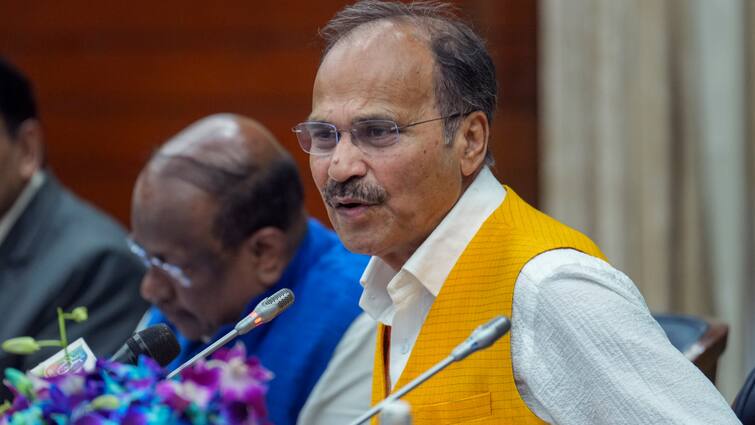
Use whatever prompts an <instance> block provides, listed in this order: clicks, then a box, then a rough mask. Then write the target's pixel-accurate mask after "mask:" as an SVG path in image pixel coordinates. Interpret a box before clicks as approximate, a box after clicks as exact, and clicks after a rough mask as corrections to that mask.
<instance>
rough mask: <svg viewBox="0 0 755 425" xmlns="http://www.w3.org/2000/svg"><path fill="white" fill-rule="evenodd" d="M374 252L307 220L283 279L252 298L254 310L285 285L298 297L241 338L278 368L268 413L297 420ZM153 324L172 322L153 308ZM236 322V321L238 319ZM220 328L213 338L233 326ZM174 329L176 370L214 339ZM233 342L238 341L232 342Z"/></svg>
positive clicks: (283, 424)
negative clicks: (352, 248) (363, 251)
mask: <svg viewBox="0 0 755 425" xmlns="http://www.w3.org/2000/svg"><path fill="white" fill-rule="evenodd" d="M368 260H369V257H366V256H362V255H355V254H352V253H350V252H348V251H347V250H346V249H345V248H344V247H343V245H341V242H340V241H339V240H338V237H337V236H336V234H335V233H333V232H332V231H330V230H328V229H326V228H325V227H323V225H322V224H320V223H318V222H317V221H316V220H313V219H310V220H309V222H308V230H307V234H306V236H305V237H304V239H303V241H302V243H301V245H300V246H299V248H298V250H297V252H296V255H295V256H294V258H293V259H292V261H291V262H290V263H289V264H288V266H287V268H286V270H285V271H284V273H283V275H282V276H281V279H280V281H278V283H276V284H275V286H274V287H273V288H271V289H270V290H269V291H267V292H266V293H264V294H262V295H260V296H259V297H257V298H255V299H253V300H251V301H250V302H249V303H248V304H247V309H246V311H245V312H244V315H243V316H241V317H239V320H240V319H241V318H242V317H244V316H246V315H247V314H248V313H250V312H251V311H252V310H253V309H254V307H255V306H256V305H257V303H259V302H260V301H261V300H262V299H263V298H264V297H267V296H269V295H271V294H273V293H274V292H276V291H278V290H279V289H281V288H290V289H291V290H293V291H294V295H295V297H296V301H295V302H294V304H293V306H291V307H290V308H289V309H288V310H286V311H285V312H283V313H281V315H280V316H278V317H277V318H276V319H274V320H273V321H271V322H270V323H268V324H265V325H263V326H261V327H259V328H257V329H254V330H252V331H251V332H249V333H247V334H246V335H242V336H241V337H239V338H238V339H237V340H240V341H242V342H243V343H244V344H245V345H246V350H247V353H248V354H249V355H253V356H257V357H258V358H259V359H260V361H261V362H262V365H263V366H264V367H266V368H267V369H269V370H271V371H272V372H273V373H274V374H275V378H274V379H273V380H272V381H271V382H270V389H269V392H268V394H267V406H268V409H269V419H270V420H271V421H272V423H273V424H275V425H288V424H291V425H293V424H295V423H296V418H297V417H298V415H299V411H300V410H301V408H302V406H303V405H304V402H305V401H306V400H307V397H308V396H309V393H310V392H311V391H312V388H313V387H314V386H315V384H316V383H317V380H318V379H319V378H320V375H322V373H323V372H324V371H325V368H326V367H327V365H328V361H329V360H330V357H331V356H332V354H333V351H334V350H335V348H336V345H337V344H338V342H339V341H340V339H341V336H342V335H343V333H344V332H346V329H347V328H348V327H349V325H350V324H351V322H352V321H353V320H354V319H355V318H356V317H357V315H359V313H360V312H361V310H360V308H359V296H360V294H361V292H362V287H361V286H360V285H359V277H360V276H361V274H362V271H363V270H364V268H365V267H366V265H367V261H368ZM151 314H152V315H151V320H150V324H155V323H160V322H162V323H167V324H168V325H170V323H169V322H167V320H166V319H165V317H164V316H163V315H162V314H161V313H160V311H159V310H157V309H156V308H154V307H153V308H152V312H151ZM234 324H235V323H234ZM234 324H230V325H227V326H224V327H223V328H221V329H220V330H219V331H218V332H217V334H216V335H215V336H213V338H212V341H215V340H217V339H218V338H220V337H221V336H222V335H225V334H226V333H228V332H229V331H230V330H231V329H233V325H234ZM173 330H174V331H175V332H176V336H177V337H178V340H179V342H180V344H181V354H180V355H179V357H178V358H177V359H176V360H174V361H173V362H172V363H171V364H170V365H168V367H167V369H168V370H173V369H175V368H176V367H178V366H179V365H180V364H181V363H183V362H184V361H186V360H188V359H190V358H191V357H192V356H194V355H195V354H196V353H198V352H199V351H200V350H202V349H203V348H205V347H206V346H207V345H209V344H202V343H201V342H198V341H188V340H187V339H186V338H184V337H183V336H182V335H180V334H179V333H178V332H177V330H176V329H175V327H173ZM231 344H233V342H232V343H231Z"/></svg>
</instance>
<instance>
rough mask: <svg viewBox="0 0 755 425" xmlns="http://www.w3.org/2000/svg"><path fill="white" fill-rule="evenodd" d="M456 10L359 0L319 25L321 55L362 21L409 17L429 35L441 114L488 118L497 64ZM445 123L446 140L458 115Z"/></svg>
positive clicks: (431, 4) (493, 99)
mask: <svg viewBox="0 0 755 425" xmlns="http://www.w3.org/2000/svg"><path fill="white" fill-rule="evenodd" d="M454 12H455V10H454V8H453V6H451V5H449V4H446V3H440V2H435V1H417V2H412V3H408V4H406V3H400V2H388V1H380V0H362V1H358V2H357V3H355V4H353V5H351V6H347V7H346V8H344V9H343V10H341V11H340V12H338V13H337V14H336V15H335V16H334V17H333V19H331V20H330V22H328V24H327V25H326V26H325V27H324V28H322V29H321V30H320V35H321V36H322V38H323V40H325V49H324V50H323V54H322V57H321V60H322V59H324V58H325V56H326V55H327V54H328V52H329V51H330V50H331V49H332V48H333V46H334V45H335V44H336V43H338V41H340V40H342V39H343V38H344V37H346V36H348V35H349V34H350V33H351V32H352V31H353V30H355V29H356V28H358V27H361V26H362V25H366V24H370V23H374V22H377V21H382V20H388V21H396V22H408V23H410V24H413V25H415V26H416V27H417V28H419V29H420V30H422V31H424V32H425V33H426V34H427V35H428V36H429V38H430V42H429V44H430V46H429V47H430V51H431V52H432V54H433V56H434V57H435V72H434V74H435V75H434V79H435V81H434V85H435V99H436V102H437V107H438V110H439V112H440V114H441V116H448V115H452V114H456V113H462V114H467V113H470V112H474V111H482V112H483V113H485V115H486V116H487V118H488V122H490V123H492V122H493V115H494V113H495V107H496V100H497V92H498V83H497V81H496V75H495V65H494V64H493V60H492V59H491V57H490V54H489V53H488V51H487V49H486V47H485V42H484V40H483V39H482V37H480V36H479V35H478V34H477V33H475V31H474V30H473V29H472V28H471V27H470V26H469V25H467V24H466V23H464V22H463V21H461V20H460V19H459V18H458V17H457V16H456V15H455V13H454ZM443 125H444V128H443V130H444V136H445V139H446V143H451V141H452V140H453V136H454V134H456V131H457V130H458V128H459V119H458V118H457V119H448V120H445V121H444V124H443ZM485 163H486V164H487V165H493V163H494V160H493V156H492V154H491V153H490V149H488V151H487V152H486V153H485Z"/></svg>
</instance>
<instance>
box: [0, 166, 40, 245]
mask: <svg viewBox="0 0 755 425" xmlns="http://www.w3.org/2000/svg"><path fill="white" fill-rule="evenodd" d="M44 181H45V174H44V172H42V171H37V172H36V173H35V174H34V175H33V176H32V178H31V179H29V182H27V183H26V185H25V186H24V188H23V189H22V190H21V193H19V195H18V196H17V197H16V200H15V201H13V204H12V205H11V207H10V208H9V209H8V211H6V212H5V214H3V216H2V217H0V244H2V243H3V242H4V241H5V238H6V237H7V236H8V233H10V231H11V229H12V228H13V225H15V224H16V221H18V218H19V217H21V214H23V213H24V211H25V210H26V207H27V206H28V205H29V203H30V202H31V200H32V199H33V198H34V195H36V193H37V191H39V188H40V187H41V186H42V183H44Z"/></svg>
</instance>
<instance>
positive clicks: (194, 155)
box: [142, 114, 289, 191]
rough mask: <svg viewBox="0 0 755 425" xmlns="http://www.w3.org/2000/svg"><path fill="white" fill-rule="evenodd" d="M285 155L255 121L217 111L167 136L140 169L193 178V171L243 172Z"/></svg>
mask: <svg viewBox="0 0 755 425" xmlns="http://www.w3.org/2000/svg"><path fill="white" fill-rule="evenodd" d="M288 158H289V156H288V153H287V152H286V151H285V150H284V149H283V148H282V147H281V146H280V145H279V144H278V142H277V141H276V140H275V137H274V136H273V135H272V133H270V131H268V130H267V129H266V128H265V127H263V126H262V125H261V124H260V123H258V122H257V121H254V120H252V119H250V118H246V117H242V116H239V115H232V114H218V115H211V116H209V117H206V118H203V119H201V120H199V121H197V122H195V123H193V124H192V125H190V126H189V127H187V128H186V129H184V130H182V131H181V132H180V133H178V134H177V135H176V136H174V137H172V138H171V139H169V140H168V141H167V142H166V143H165V144H164V145H163V146H162V147H161V148H160V149H159V150H158V151H157V153H156V154H155V155H154V156H153V157H152V159H151V160H150V161H149V163H148V164H147V167H146V168H145V169H144V170H143V171H142V173H143V174H144V173H158V174H164V175H165V176H172V177H176V178H184V179H187V180H189V181H194V180H197V178H199V179H201V176H196V174H202V173H203V172H207V171H209V170H211V169H214V170H216V171H218V172H225V173H229V174H233V175H243V174H248V173H250V172H253V171H254V170H261V169H264V168H265V167H266V166H268V165H274V164H276V163H277V162H279V161H281V160H286V159H288ZM202 188H203V189H205V190H208V188H207V187H202ZM210 191H212V190H210Z"/></svg>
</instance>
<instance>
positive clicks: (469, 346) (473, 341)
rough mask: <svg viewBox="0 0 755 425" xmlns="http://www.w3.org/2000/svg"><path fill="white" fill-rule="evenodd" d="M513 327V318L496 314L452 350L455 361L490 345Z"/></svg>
mask: <svg viewBox="0 0 755 425" xmlns="http://www.w3.org/2000/svg"><path fill="white" fill-rule="evenodd" d="M509 329H511V320H509V318H508V317H506V316H496V317H494V318H493V319H492V320H490V321H489V322H487V323H485V324H484V325H480V326H478V327H477V329H475V330H474V331H472V334H471V335H469V338H467V339H466V340H465V341H464V342H462V343H461V344H459V345H458V346H457V347H456V348H454V350H453V351H452V352H451V357H453V358H454V361H459V360H462V359H463V358H465V357H467V356H468V355H470V354H472V353H474V352H475V351H478V350H482V349H483V348H487V347H490V346H491V345H493V343H494V342H496V341H497V340H498V339H499V338H501V337H502V336H504V335H506V333H507V332H508V331H509Z"/></svg>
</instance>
